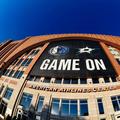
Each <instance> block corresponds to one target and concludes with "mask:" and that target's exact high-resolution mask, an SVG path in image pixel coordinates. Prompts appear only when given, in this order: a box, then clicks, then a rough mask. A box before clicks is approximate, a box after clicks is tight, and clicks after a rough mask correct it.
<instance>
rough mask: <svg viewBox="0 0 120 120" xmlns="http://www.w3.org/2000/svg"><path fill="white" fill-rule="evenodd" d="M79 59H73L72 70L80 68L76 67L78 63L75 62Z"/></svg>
mask: <svg viewBox="0 0 120 120" xmlns="http://www.w3.org/2000/svg"><path fill="white" fill-rule="evenodd" d="M79 61H80V60H79V59H73V65H72V70H80V68H79V67H77V66H79V63H77V62H79Z"/></svg>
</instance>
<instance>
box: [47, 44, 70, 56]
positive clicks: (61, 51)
mask: <svg viewBox="0 0 120 120" xmlns="http://www.w3.org/2000/svg"><path fill="white" fill-rule="evenodd" d="M68 52H69V48H68V47H66V46H56V47H53V48H51V49H50V50H49V53H50V54H51V55H65V54H67V53H68Z"/></svg>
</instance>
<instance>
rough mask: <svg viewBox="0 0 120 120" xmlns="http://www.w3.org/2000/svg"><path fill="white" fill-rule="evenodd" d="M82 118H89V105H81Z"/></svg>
mask: <svg viewBox="0 0 120 120" xmlns="http://www.w3.org/2000/svg"><path fill="white" fill-rule="evenodd" d="M80 116H88V105H87V104H81V105H80Z"/></svg>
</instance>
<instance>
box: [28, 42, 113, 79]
mask: <svg viewBox="0 0 120 120" xmlns="http://www.w3.org/2000/svg"><path fill="white" fill-rule="evenodd" d="M30 74H31V75H35V76H44V77H65V78H68V77H69V78H79V77H83V78H84V77H85V78H86V77H106V76H108V77H109V76H112V75H115V72H114V70H113V67H112V65H111V64H110V62H109V60H108V58H107V56H106V55H105V53H104V51H103V50H102V48H101V46H100V45H99V43H98V42H95V41H86V40H64V41H56V42H51V43H50V44H49V46H48V47H47V48H46V50H45V51H44V52H43V53H42V55H41V56H40V58H39V60H38V61H37V63H36V64H35V65H34V67H33V69H32V71H31V73H30Z"/></svg>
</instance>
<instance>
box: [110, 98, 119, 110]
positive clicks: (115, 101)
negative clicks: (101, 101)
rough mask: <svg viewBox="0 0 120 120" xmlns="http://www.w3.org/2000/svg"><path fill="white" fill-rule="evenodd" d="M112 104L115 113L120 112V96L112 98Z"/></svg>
mask: <svg viewBox="0 0 120 120" xmlns="http://www.w3.org/2000/svg"><path fill="white" fill-rule="evenodd" d="M111 100H112V104H113V108H114V111H119V110H120V96H113V97H111Z"/></svg>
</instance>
